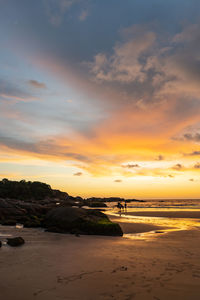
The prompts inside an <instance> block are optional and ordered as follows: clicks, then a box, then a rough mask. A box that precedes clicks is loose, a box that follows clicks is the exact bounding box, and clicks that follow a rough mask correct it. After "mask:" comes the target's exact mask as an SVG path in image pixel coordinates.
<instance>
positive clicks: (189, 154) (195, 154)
mask: <svg viewBox="0 0 200 300" xmlns="http://www.w3.org/2000/svg"><path fill="white" fill-rule="evenodd" d="M185 155H186V156H198V155H200V151H193V152H191V153H186V154H185Z"/></svg>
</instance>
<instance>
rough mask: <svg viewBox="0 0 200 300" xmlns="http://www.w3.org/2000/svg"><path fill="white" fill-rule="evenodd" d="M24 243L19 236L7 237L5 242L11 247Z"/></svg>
mask: <svg viewBox="0 0 200 300" xmlns="http://www.w3.org/2000/svg"><path fill="white" fill-rule="evenodd" d="M24 243H25V241H24V239H23V238H22V237H21V236H19V237H15V238H8V239H7V244H8V245H9V246H12V247H17V246H21V245H23V244H24Z"/></svg>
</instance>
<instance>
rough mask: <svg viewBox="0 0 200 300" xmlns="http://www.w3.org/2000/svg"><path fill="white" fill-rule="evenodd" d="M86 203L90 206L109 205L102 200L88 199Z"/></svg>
mask: <svg viewBox="0 0 200 300" xmlns="http://www.w3.org/2000/svg"><path fill="white" fill-rule="evenodd" d="M86 205H87V206H89V207H107V205H106V204H105V203H104V202H101V201H87V202H86Z"/></svg>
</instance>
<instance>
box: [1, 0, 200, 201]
mask: <svg viewBox="0 0 200 300" xmlns="http://www.w3.org/2000/svg"><path fill="white" fill-rule="evenodd" d="M0 41H1V47H0V179H3V178H8V179H11V180H21V179H25V180H38V181H43V182H46V183H48V184H50V185H51V186H52V187H53V188H58V189H61V190H63V191H66V192H68V193H69V194H71V195H74V196H76V195H80V196H83V197H89V196H101V197H102V196H120V197H125V198H131V197H132V198H141V199H142V198H200V1H197V0H190V1H188V0H167V1H162V0H37V1H32V0H0Z"/></svg>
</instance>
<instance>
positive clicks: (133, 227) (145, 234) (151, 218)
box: [107, 208, 200, 239]
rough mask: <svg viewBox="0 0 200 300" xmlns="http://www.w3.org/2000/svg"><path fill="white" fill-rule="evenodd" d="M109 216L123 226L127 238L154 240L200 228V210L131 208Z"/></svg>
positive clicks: (111, 212) (113, 212)
mask: <svg viewBox="0 0 200 300" xmlns="http://www.w3.org/2000/svg"><path fill="white" fill-rule="evenodd" d="M107 214H108V215H109V217H110V218H111V219H112V220H113V221H114V222H117V223H119V224H120V225H121V226H122V229H123V231H124V237H125V238H132V239H153V238H156V237H158V236H160V235H162V234H164V233H169V232H172V231H181V230H191V229H192V230H194V229H196V230H199V228H200V210H195V211H194V210H190V209H189V210H187V209H185V210H183V209H181V211H180V210H179V209H169V208H167V209H156V211H155V209H152V208H143V209H136V208H134V209H132V208H130V209H129V210H128V211H126V212H120V211H118V210H116V209H114V210H110V211H107ZM127 228H128V231H127Z"/></svg>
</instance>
